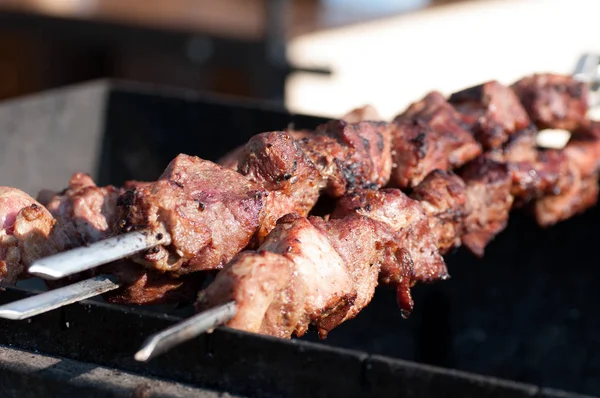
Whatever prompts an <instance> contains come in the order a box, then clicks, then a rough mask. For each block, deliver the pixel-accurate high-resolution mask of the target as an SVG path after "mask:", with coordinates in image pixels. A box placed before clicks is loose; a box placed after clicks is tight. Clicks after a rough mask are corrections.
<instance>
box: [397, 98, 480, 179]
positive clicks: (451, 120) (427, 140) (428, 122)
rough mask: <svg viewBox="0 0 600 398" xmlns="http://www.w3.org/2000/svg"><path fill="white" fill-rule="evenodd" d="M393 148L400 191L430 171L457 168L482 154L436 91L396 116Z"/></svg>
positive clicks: (454, 113) (455, 114)
mask: <svg viewBox="0 0 600 398" xmlns="http://www.w3.org/2000/svg"><path fill="white" fill-rule="evenodd" d="M392 148H393V161H394V169H393V171H392V179H393V182H394V183H395V184H396V185H397V186H399V187H400V188H406V187H415V186H416V185H418V184H419V183H420V182H421V181H422V180H423V179H424V178H425V176H427V174H429V173H430V172H432V171H433V170H436V169H440V170H450V169H452V168H455V167H459V166H461V165H463V164H465V163H466V162H468V161H469V160H471V159H474V158H475V157H476V156H478V155H479V154H480V153H481V147H480V146H479V144H478V143H477V142H475V139H474V138H473V136H472V135H471V134H470V133H469V132H468V131H466V130H465V129H464V128H463V127H462V126H461V125H460V119H459V116H458V114H457V112H456V111H455V110H454V109H453V108H452V106H451V105H450V104H448V102H447V101H446V99H445V98H444V97H443V95H442V94H440V93H439V92H432V93H429V94H428V95H427V96H425V98H423V99H422V100H421V101H419V102H416V103H414V104H412V105H411V106H410V107H409V108H408V109H407V110H406V111H405V112H404V113H403V114H401V115H399V116H398V117H396V119H395V120H394V123H393V131H392Z"/></svg>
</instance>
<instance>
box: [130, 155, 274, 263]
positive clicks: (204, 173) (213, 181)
mask: <svg viewBox="0 0 600 398" xmlns="http://www.w3.org/2000/svg"><path fill="white" fill-rule="evenodd" d="M266 194H267V192H266V190H265V189H264V188H262V187H260V186H259V185H258V184H255V183H253V182H251V181H249V180H248V179H246V178H245V177H244V176H242V175H240V174H239V173H236V172H235V171H233V170H229V169H225V168H223V167H221V166H219V165H216V164H214V163H212V162H209V161H206V160H202V159H200V158H197V157H193V156H188V155H179V156H177V157H176V158H175V159H174V160H173V161H171V163H170V164H169V166H168V167H167V169H166V170H165V171H164V173H163V174H162V175H161V177H160V178H159V179H158V180H157V181H155V182H153V183H152V184H149V185H146V186H144V187H141V188H137V189H134V190H130V191H127V192H126V193H124V194H123V195H122V196H121V197H120V198H119V205H120V206H121V207H122V208H123V220H122V225H121V230H122V231H123V232H127V231H131V230H138V229H147V230H149V231H152V233H156V234H165V233H167V234H169V236H170V238H171V244H170V245H169V246H167V247H165V246H156V247H155V248H153V249H150V250H148V251H147V252H146V253H145V254H143V255H141V256H136V257H134V259H135V261H136V262H139V263H140V264H142V265H145V266H147V267H150V268H154V269H158V270H161V271H171V272H175V273H177V274H185V273H190V272H194V271H199V270H209V269H216V268H220V267H222V265H224V264H226V263H227V262H229V261H230V260H231V259H232V258H233V256H235V255H236V254H237V253H239V252H240V251H241V250H242V249H243V248H244V247H245V246H246V245H247V244H248V242H249V241H250V239H251V237H252V236H253V235H254V233H255V232H256V230H257V229H258V227H259V225H260V223H261V213H262V209H263V204H264V199H265V196H266Z"/></svg>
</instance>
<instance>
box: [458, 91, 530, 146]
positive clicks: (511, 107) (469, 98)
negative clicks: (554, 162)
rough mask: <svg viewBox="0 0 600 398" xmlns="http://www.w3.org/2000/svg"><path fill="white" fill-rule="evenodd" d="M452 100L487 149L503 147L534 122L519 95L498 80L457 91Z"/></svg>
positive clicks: (465, 121) (464, 120)
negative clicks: (510, 138) (514, 135)
mask: <svg viewBox="0 0 600 398" xmlns="http://www.w3.org/2000/svg"><path fill="white" fill-rule="evenodd" d="M449 101H450V103H452V104H453V105H454V107H455V108H456V110H457V111H458V112H459V113H460V115H461V118H462V120H463V122H464V123H465V124H466V125H467V126H468V127H469V129H470V130H471V131H472V132H473V134H474V135H475V138H476V139H477V141H478V142H479V143H481V145H483V147H484V148H486V149H491V148H498V147H500V146H501V145H502V144H504V143H505V142H507V141H508V139H509V137H510V136H511V135H513V134H514V133H516V132H517V131H519V130H522V129H526V128H528V127H529V125H530V124H531V121H530V120H529V117H528V116H527V113H526V112H525V109H523V106H522V105H521V103H520V102H519V98H517V96H516V95H515V93H514V92H513V91H512V90H511V89H510V88H509V87H506V86H504V85H502V84H500V83H498V82H497V81H490V82H487V83H484V84H480V85H478V86H474V87H470V88H468V89H466V90H463V91H459V92H457V93H454V94H452V95H451V96H450V99H449Z"/></svg>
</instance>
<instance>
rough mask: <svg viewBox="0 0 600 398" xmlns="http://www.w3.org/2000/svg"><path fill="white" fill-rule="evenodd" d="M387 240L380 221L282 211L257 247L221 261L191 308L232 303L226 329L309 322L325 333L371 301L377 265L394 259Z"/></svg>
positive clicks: (301, 326) (283, 330) (292, 329)
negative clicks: (233, 312) (234, 311)
mask: <svg viewBox="0 0 600 398" xmlns="http://www.w3.org/2000/svg"><path fill="white" fill-rule="evenodd" d="M394 240H395V236H394V233H393V232H392V231H391V230H389V227H388V226H387V224H385V223H380V222H378V221H375V220H373V219H370V218H368V217H364V216H360V215H356V214H350V215H348V216H347V217H344V218H342V219H333V220H329V221H326V220H324V219H322V218H318V217H311V218H310V219H306V218H304V217H300V216H298V215H293V214H290V215H287V216H285V217H283V218H282V219H280V220H279V221H278V223H277V226H276V228H275V229H274V230H273V231H272V232H271V233H270V234H269V235H268V236H267V239H266V240H265V242H264V243H263V245H261V247H260V248H259V250H258V251H248V252H244V253H241V254H239V255H238V256H237V257H236V258H235V259H234V260H233V261H232V262H231V263H230V264H228V265H226V266H225V268H224V270H223V271H221V272H220V273H219V274H218V275H217V277H216V278H215V281H214V282H213V284H211V285H210V286H209V287H208V288H207V289H206V290H204V291H203V292H201V293H200V295H199V299H198V302H197V308H198V309H205V308H210V307H213V306H215V305H219V304H222V303H224V302H227V301H230V300H235V301H236V302H237V303H238V310H237V314H236V316H235V317H234V318H233V319H232V320H231V321H230V322H229V323H228V326H230V327H235V328H238V329H242V330H246V331H254V332H258V333H263V334H269V335H273V336H277V337H282V338H289V337H291V336H292V335H296V336H301V335H303V334H304V333H306V331H307V330H308V327H309V325H311V324H312V325H314V326H315V327H316V328H317V330H318V332H319V335H320V336H321V338H325V337H326V335H327V333H328V332H329V331H330V330H331V329H333V328H334V327H336V326H338V325H339V324H340V323H342V322H344V321H346V320H348V319H352V318H353V317H355V316H356V315H357V314H358V312H359V311H360V310H362V309H363V308H364V307H365V306H366V305H367V304H368V303H369V302H370V301H371V299H372V297H373V294H374V291H375V287H376V286H377V278H378V273H379V269H380V266H381V265H382V263H384V262H386V261H396V258H397V257H396V255H395V253H394V252H395V251H396V250H398V247H397V245H396V244H395V243H394ZM409 283H410V277H409V278H407V284H409ZM409 299H410V293H409ZM410 307H412V301H411V302H410Z"/></svg>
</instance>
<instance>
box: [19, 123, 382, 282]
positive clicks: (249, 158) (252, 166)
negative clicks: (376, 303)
mask: <svg viewBox="0 0 600 398" xmlns="http://www.w3.org/2000/svg"><path fill="white" fill-rule="evenodd" d="M389 152H390V145H389V132H388V125H387V124H386V123H376V122H361V123H357V124H348V123H345V122H342V121H332V122H330V123H328V124H326V125H323V126H320V127H318V128H317V131H316V133H315V134H313V135H312V136H311V137H307V138H304V139H302V140H300V141H296V140H294V139H293V138H292V137H291V136H290V135H289V134H287V133H285V132H271V133H262V134H259V135H257V136H254V137H253V138H252V139H251V140H250V141H249V142H248V144H247V145H246V147H245V149H244V151H243V153H242V154H241V158H240V160H239V164H238V170H239V173H238V172H235V171H233V170H229V169H225V168H223V167H221V166H219V165H216V164H214V163H212V162H209V161H205V160H202V159H199V158H196V157H191V156H187V155H179V156H178V157H177V158H175V159H174V160H173V161H172V162H171V164H170V165H169V166H168V167H167V169H166V170H165V172H164V173H163V175H162V176H161V177H160V178H159V180H157V181H155V182H153V183H150V184H147V185H145V186H143V187H138V188H136V189H133V190H129V191H127V192H126V193H125V194H123V195H122V196H121V197H120V200H119V205H120V206H121V207H122V208H123V215H122V224H121V225H120V230H121V232H131V234H130V235H127V236H126V237H123V236H122V237H119V238H113V239H112V240H109V241H105V246H104V247H103V249H104V253H103V255H102V257H104V258H100V259H98V258H92V259H90V261H87V262H84V264H83V265H80V266H77V267H74V268H73V269H70V268H69V267H70V265H71V264H67V263H65V262H63V261H62V259H63V255H62V254H61V255H59V256H57V257H54V258H51V259H44V260H43V262H38V263H36V264H34V266H32V268H31V272H32V273H34V274H36V275H39V276H42V277H46V278H57V277H64V276H67V275H70V274H72V273H73V272H74V271H75V272H80V271H83V270H84V269H86V268H91V267H94V266H97V265H100V264H101V263H103V262H106V261H108V260H113V259H114V258H115V257H116V258H118V257H123V256H125V255H126V254H128V253H126V251H127V250H129V248H125V249H124V246H125V245H123V241H126V242H133V243H139V244H138V245H135V244H134V245H132V248H131V249H130V250H129V251H131V252H133V253H135V252H141V254H139V255H135V256H133V257H132V260H133V261H135V262H137V263H139V264H142V265H144V266H146V267H149V268H153V269H157V270H159V271H163V272H167V271H168V272H173V273H177V274H188V273H191V272H196V271H199V270H207V269H216V268H220V267H222V265H223V264H225V263H227V262H228V261H229V260H230V259H231V258H232V257H233V256H234V255H235V254H237V253H238V252H239V251H241V250H242V249H243V248H244V247H246V246H247V245H248V244H249V243H250V242H251V240H252V239H254V240H255V241H256V242H260V240H261V239H262V238H263V237H264V236H265V235H266V234H267V233H268V232H269V230H270V229H272V228H273V227H274V223H275V221H276V220H277V219H278V218H279V217H281V216H283V215H285V214H287V213H290V212H297V213H299V214H302V215H307V214H308V212H309V211H310V209H311V208H312V206H314V204H315V203H316V201H317V199H318V197H319V195H320V193H321V191H323V190H324V191H326V192H327V193H328V194H330V195H332V196H334V197H335V196H340V195H342V194H344V193H345V192H349V191H352V190H355V189H359V188H363V187H369V188H377V187H379V186H382V185H384V184H385V183H386V182H387V180H388V178H389V172H390V169H391V159H390V154H389ZM111 245H113V246H114V248H113V249H110V250H109V249H108V247H106V246H111ZM111 247H112V246H111ZM149 248H152V250H147V249H149ZM86 253H88V254H86ZM93 254H95V251H94V250H90V249H89V248H88V249H81V250H80V251H79V253H78V255H79V256H85V257H86V259H87V258H90V257H95V256H92V255H93ZM129 254H132V253H129ZM61 264H62V265H61Z"/></svg>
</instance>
